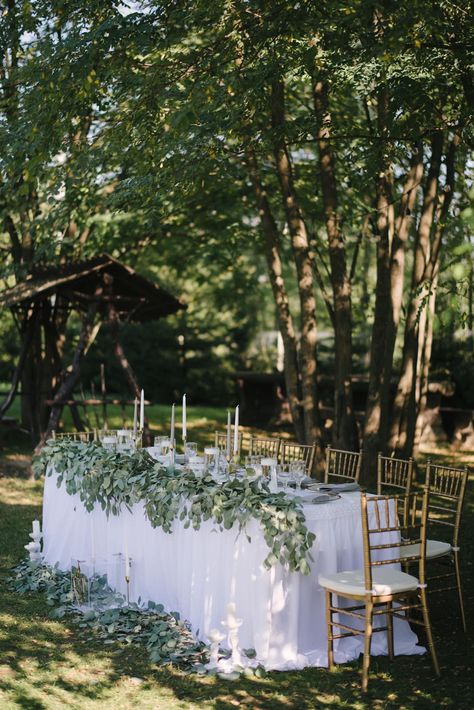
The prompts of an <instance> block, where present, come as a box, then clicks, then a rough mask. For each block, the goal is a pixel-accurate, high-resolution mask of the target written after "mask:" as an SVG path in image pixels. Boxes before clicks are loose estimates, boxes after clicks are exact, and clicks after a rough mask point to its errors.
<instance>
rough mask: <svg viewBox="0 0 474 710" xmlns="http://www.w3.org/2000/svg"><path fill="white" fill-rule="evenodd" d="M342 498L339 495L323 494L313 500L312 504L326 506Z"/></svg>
mask: <svg viewBox="0 0 474 710" xmlns="http://www.w3.org/2000/svg"><path fill="white" fill-rule="evenodd" d="M340 497H341V496H340V495H339V493H321V495H319V496H316V497H315V498H312V499H311V501H310V503H313V504H314V505H324V503H331V502H332V501H333V500H339V498H340Z"/></svg>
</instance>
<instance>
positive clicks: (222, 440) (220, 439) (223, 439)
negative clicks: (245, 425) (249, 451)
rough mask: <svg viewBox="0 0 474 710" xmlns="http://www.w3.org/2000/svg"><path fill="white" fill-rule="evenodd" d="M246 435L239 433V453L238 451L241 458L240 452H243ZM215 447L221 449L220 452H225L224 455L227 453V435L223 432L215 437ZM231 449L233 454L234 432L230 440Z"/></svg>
mask: <svg viewBox="0 0 474 710" xmlns="http://www.w3.org/2000/svg"><path fill="white" fill-rule="evenodd" d="M243 438H244V435H243V434H242V432H239V439H238V445H239V451H238V456H240V452H241V451H242V441H243ZM214 446H215V447H216V448H217V449H220V451H223V452H224V453H225V452H226V449H227V434H226V433H225V432H224V433H223V432H221V431H216V432H215V435H214ZM230 448H231V451H232V453H233V450H234V432H232V436H231V438H230Z"/></svg>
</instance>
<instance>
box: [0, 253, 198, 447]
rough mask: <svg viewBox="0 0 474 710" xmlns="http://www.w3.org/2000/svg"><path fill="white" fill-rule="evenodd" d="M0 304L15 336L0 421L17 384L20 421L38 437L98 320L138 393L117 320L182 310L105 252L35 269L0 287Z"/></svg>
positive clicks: (74, 378) (69, 389)
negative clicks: (67, 355) (70, 341)
mask: <svg viewBox="0 0 474 710" xmlns="http://www.w3.org/2000/svg"><path fill="white" fill-rule="evenodd" d="M0 306H2V307H3V308H10V310H11V312H12V314H13V317H14V319H15V322H16V325H17V327H18V330H19V333H20V337H21V348H20V356H19V359H18V363H17V366H16V369H15V373H14V376H13V379H12V385H11V389H10V392H9V394H8V396H7V398H6V400H5V401H4V402H3V404H2V405H1V407H0V419H1V418H2V417H3V416H4V415H5V413H6V411H7V410H8V408H9V406H10V405H11V403H12V402H13V399H14V398H15V395H16V392H17V389H18V386H19V384H20V382H21V388H22V419H23V422H24V423H25V424H27V426H28V428H29V430H30V431H31V433H32V434H33V436H37V437H39V436H41V435H42V436H43V438H44V436H45V435H47V434H48V433H49V432H50V431H51V430H52V429H54V428H56V426H57V424H58V421H59V419H60V415H61V410H62V404H61V403H63V402H64V401H65V400H66V399H67V398H69V397H71V396H72V393H73V391H74V387H75V386H76V385H77V383H78V381H79V376H80V363H81V360H82V358H83V356H84V355H85V353H86V352H87V350H88V349H89V347H90V346H91V344H92V342H93V341H94V339H95V337H96V336H97V333H98V331H99V329H100V327H101V326H102V325H103V324H104V323H107V325H108V326H109V328H110V331H111V334H112V337H113V342H114V353H115V355H116V357H117V358H118V360H119V362H120V364H121V366H122V367H123V368H124V371H125V374H126V377H127V380H128V383H129V386H130V390H131V393H132V395H133V396H136V395H137V394H138V393H139V386H138V382H137V379H136V377H135V375H134V373H133V371H132V369H131V367H130V364H129V363H128V361H127V358H126V357H125V353H124V351H123V348H122V346H121V344H120V340H119V326H120V324H121V323H130V322H134V323H137V322H138V323H143V322H147V321H153V320H157V319H158V318H163V317H165V316H168V315H170V314H173V313H176V312H177V311H178V310H179V309H182V308H185V306H184V304H183V303H182V302H181V301H180V300H179V299H177V298H175V297H174V296H172V295H171V294H170V293H168V292H167V291H165V290H164V289H162V288H161V287H160V286H158V285H157V284H155V283H152V282H151V281H149V280H148V279H146V278H144V277H143V276H140V274H138V273H137V272H136V271H134V270H133V269H132V268H131V267H129V266H127V265H125V264H123V263H121V262H120V261H117V259H114V258H113V257H111V256H109V255H108V254H104V255H102V256H98V257H95V258H93V259H89V260H87V261H74V262H70V263H65V264H60V265H55V266H48V267H42V268H38V269H37V270H36V271H34V272H33V273H31V274H30V275H29V276H28V277H27V278H25V279H24V280H23V281H21V282H18V283H17V284H16V285H15V286H12V287H11V288H8V289H6V290H5V291H3V292H2V293H0ZM73 311H74V312H76V313H78V314H79V315H80V318H81V321H82V327H81V330H80V334H79V337H78V340H77V344H76V347H75V350H74V355H73V360H72V363H71V364H70V365H69V366H68V367H65V365H64V363H63V349H64V341H65V334H66V324H67V321H68V318H69V316H70V314H71V312H73ZM48 403H49V404H48Z"/></svg>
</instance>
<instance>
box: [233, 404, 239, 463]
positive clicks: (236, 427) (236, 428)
mask: <svg viewBox="0 0 474 710" xmlns="http://www.w3.org/2000/svg"><path fill="white" fill-rule="evenodd" d="M238 454H239V405H237V406H236V408H235V419H234V456H238Z"/></svg>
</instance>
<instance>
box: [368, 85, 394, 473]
mask: <svg viewBox="0 0 474 710" xmlns="http://www.w3.org/2000/svg"><path fill="white" fill-rule="evenodd" d="M387 114H388V94H387V91H386V90H385V89H382V90H381V92H380V95H379V101H378V126H379V132H380V135H381V136H382V137H384V138H385V139H386V135H387V121H388V118H387ZM385 149H386V146H385V141H382V142H381V154H380V158H379V162H380V168H379V173H378V175H377V179H376V183H375V189H376V210H377V219H376V234H377V282H376V286H375V312H374V322H373V326H372V338H371V344H370V368H369V386H368V392H367V404H366V411H365V421H364V444H363V449H364V459H363V471H362V475H363V479H364V481H365V482H366V483H373V482H374V480H375V476H376V460H377V452H378V451H380V450H381V449H382V448H383V442H384V439H385V432H384V427H385V421H386V415H385V409H386V408H387V406H388V401H387V395H386V393H387V392H388V391H389V387H390V373H388V372H386V369H385V364H386V350H387V336H388V332H389V327H392V328H393V302H392V291H391V278H390V277H391V273H390V265H391V248H392V239H393V230H394V218H393V196H392V181H393V176H392V171H391V168H390V167H389V166H388V165H387V160H386V157H385V155H384V153H385ZM390 323H392V325H391V326H389V324H390ZM387 378H388V381H387Z"/></svg>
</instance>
